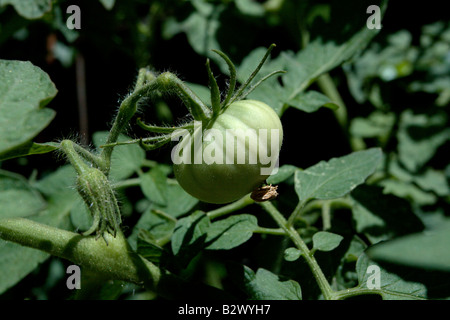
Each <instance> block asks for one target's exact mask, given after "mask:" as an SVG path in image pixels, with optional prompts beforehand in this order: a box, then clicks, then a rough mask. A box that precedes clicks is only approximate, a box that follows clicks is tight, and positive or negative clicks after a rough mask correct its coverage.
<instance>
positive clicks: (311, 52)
mask: <svg viewBox="0 0 450 320" xmlns="http://www.w3.org/2000/svg"><path fill="white" fill-rule="evenodd" d="M348 5H351V6H352V7H355V6H356V7H357V9H356V8H355V9H354V10H361V12H365V10H366V8H367V6H368V5H366V2H358V3H357V4H355V3H351V4H350V3H349V2H346V3H339V4H337V5H336V3H334V5H333V7H332V8H331V10H333V12H335V11H336V12H338V11H339V10H342V7H346V6H348ZM381 7H382V9H381V11H382V12H384V8H385V2H383V3H382V4H381ZM343 16H346V15H345V14H343V15H342V17H341V16H340V15H339V14H338V13H336V14H334V15H332V18H335V19H336V20H339V21H334V20H331V21H329V22H327V23H326V24H323V25H321V29H320V31H319V32H317V35H318V36H316V37H314V36H313V40H312V41H311V42H310V43H308V45H307V46H306V47H305V48H303V49H302V50H300V51H299V52H297V53H292V52H287V51H284V52H282V53H281V54H280V55H279V57H278V58H276V59H274V60H273V61H272V62H271V63H270V64H268V65H267V66H268V67H270V68H272V70H271V71H273V70H276V69H281V70H285V71H286V73H285V74H284V75H283V76H282V77H281V80H282V83H283V85H281V84H280V83H279V82H278V81H277V79H269V80H268V81H266V82H264V83H263V84H261V86H260V87H259V88H258V89H256V90H255V91H253V92H252V93H251V94H250V95H249V96H248V97H249V99H256V100H261V101H263V102H265V103H267V104H268V105H270V106H271V107H272V108H273V109H274V110H275V111H276V112H277V113H278V114H279V115H280V116H281V115H282V114H283V112H284V111H285V110H286V107H287V106H295V107H296V108H299V109H301V110H303V111H306V112H313V111H316V110H317V109H318V108H319V107H321V106H333V108H335V107H336V105H335V104H331V103H330V100H329V99H325V97H322V96H320V97H319V96H318V95H317V93H305V90H306V89H307V88H308V87H309V86H310V85H311V84H312V83H313V82H314V81H316V80H317V78H318V77H319V76H321V75H322V74H325V73H327V72H329V71H330V70H333V69H334V68H336V67H338V66H340V65H341V64H342V63H344V62H346V61H348V60H349V59H350V58H352V57H353V56H355V55H356V54H358V53H359V52H360V51H362V50H363V49H364V48H365V47H366V46H367V44H368V43H369V42H370V41H371V40H372V38H373V37H374V36H375V35H376V34H377V33H378V32H379V30H376V29H375V30H371V29H368V28H367V26H366V19H363V18H365V17H356V18H355V19H352V20H351V21H349V20H347V21H342V19H343ZM336 25H340V26H345V31H343V28H342V27H341V28H340V30H341V32H339V33H338V32H336V30H335V29H336V28H335V26H336ZM324 30H326V31H324ZM261 76H262V75H261Z"/></svg>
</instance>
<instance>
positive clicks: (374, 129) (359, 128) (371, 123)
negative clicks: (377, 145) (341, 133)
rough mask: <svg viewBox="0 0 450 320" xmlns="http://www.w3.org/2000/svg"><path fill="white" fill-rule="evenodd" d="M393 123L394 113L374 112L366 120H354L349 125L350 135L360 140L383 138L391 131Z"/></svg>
mask: <svg viewBox="0 0 450 320" xmlns="http://www.w3.org/2000/svg"><path fill="white" fill-rule="evenodd" d="M394 122H395V115H394V113H391V112H389V113H383V112H381V111H375V112H372V113H371V114H370V115H369V116H368V117H366V118H354V119H353V120H352V122H351V125H350V133H351V135H352V136H355V137H360V138H374V137H385V136H387V135H388V134H389V132H390V131H391V130H392V127H393V126H394Z"/></svg>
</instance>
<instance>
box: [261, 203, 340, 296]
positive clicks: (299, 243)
mask: <svg viewBox="0 0 450 320" xmlns="http://www.w3.org/2000/svg"><path fill="white" fill-rule="evenodd" d="M259 205H260V206H262V207H263V208H264V209H265V210H266V211H267V212H268V213H269V214H270V215H271V216H272V218H273V219H274V220H275V222H276V223H277V224H278V225H279V226H280V228H281V229H283V230H284V232H285V233H286V235H287V236H288V237H289V238H290V239H291V241H292V242H293V243H294V244H295V246H296V247H297V249H299V250H300V251H301V253H302V256H303V257H304V258H305V260H306V263H307V264H308V265H309V267H310V269H311V272H312V274H313V276H314V278H315V279H316V281H317V284H318V285H319V288H320V290H321V292H322V294H323V297H324V298H325V299H326V300H332V299H333V290H332V289H331V286H330V284H329V282H328V280H327V279H326V278H325V275H324V274H323V272H322V269H321V268H320V266H319V264H318V263H317V261H316V259H315V258H314V256H313V255H312V253H311V251H310V250H309V248H308V246H307V245H306V243H305V242H304V241H303V239H302V238H301V237H300V235H299V234H298V232H297V231H296V230H295V229H294V227H293V226H288V223H287V220H286V219H285V218H284V216H283V215H282V214H281V213H280V212H279V211H278V210H277V209H276V208H275V207H274V205H273V204H272V203H271V202H261V203H259Z"/></svg>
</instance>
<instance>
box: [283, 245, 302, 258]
mask: <svg viewBox="0 0 450 320" xmlns="http://www.w3.org/2000/svg"><path fill="white" fill-rule="evenodd" d="M301 254H302V252H301V251H300V250H298V249H297V248H292V247H291V248H287V249H286V250H284V260H286V261H295V260H297V259H298V258H300V256H301Z"/></svg>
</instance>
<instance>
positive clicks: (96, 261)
mask: <svg viewBox="0 0 450 320" xmlns="http://www.w3.org/2000/svg"><path fill="white" fill-rule="evenodd" d="M0 237H1V238H2V239H3V240H7V241H12V242H16V243H19V244H21V245H23V246H27V247H31V248H35V249H39V250H41V251H45V252H47V253H49V254H51V255H54V256H57V257H60V258H64V259H67V260H69V261H72V262H73V263H75V264H77V265H79V266H83V267H85V268H88V269H90V270H92V271H94V272H97V273H99V274H102V275H104V276H106V277H108V278H110V279H117V280H125V281H129V282H134V283H141V284H144V283H145V284H146V285H150V286H151V287H155V286H156V285H157V284H158V282H159V279H160V277H161V272H160V270H159V268H158V267H156V266H155V265H153V264H152V263H150V262H149V261H147V260H145V259H143V258H141V257H140V256H139V255H137V254H136V253H134V252H133V251H132V250H131V248H130V247H129V245H128V242H127V240H126V239H125V238H124V236H123V234H122V233H121V232H120V231H119V232H118V233H117V235H116V237H113V236H112V235H110V234H108V233H105V234H104V237H105V238H106V240H107V242H108V244H106V242H105V241H97V240H96V239H95V237H93V236H90V237H86V236H82V235H80V234H78V233H74V232H70V231H66V230H62V229H58V228H55V227H50V226H48V225H45V224H41V223H38V222H35V221H32V220H29V219H23V218H12V219H4V220H0Z"/></svg>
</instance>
